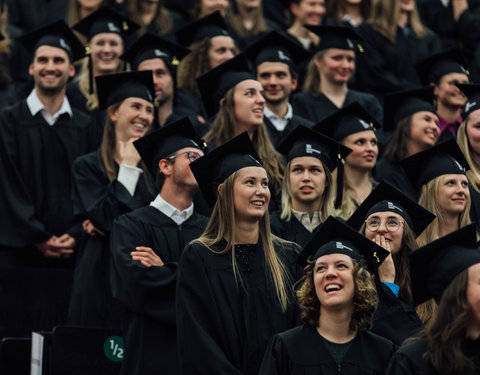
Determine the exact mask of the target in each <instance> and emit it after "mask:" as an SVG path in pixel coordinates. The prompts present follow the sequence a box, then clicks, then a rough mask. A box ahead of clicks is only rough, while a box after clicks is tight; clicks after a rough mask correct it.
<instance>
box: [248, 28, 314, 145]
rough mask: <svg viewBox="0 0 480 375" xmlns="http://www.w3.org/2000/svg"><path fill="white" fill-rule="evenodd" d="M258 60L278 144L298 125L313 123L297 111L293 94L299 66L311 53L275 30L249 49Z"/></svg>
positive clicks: (269, 125)
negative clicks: (291, 96)
mask: <svg viewBox="0 0 480 375" xmlns="http://www.w3.org/2000/svg"><path fill="white" fill-rule="evenodd" d="M245 54H246V55H247V57H248V58H249V59H250V60H252V61H253V62H254V66H255V68H256V73H257V79H258V81H259V82H260V84H261V85H262V87H263V92H264V97H265V101H266V106H265V109H264V120H263V121H264V122H265V125H266V126H267V129H268V132H269V135H270V139H271V140H272V143H273V145H274V146H275V147H277V146H278V144H279V143H280V141H281V140H282V138H283V137H284V136H285V135H286V134H288V133H289V132H290V131H292V130H293V129H294V128H295V127H296V126H297V125H300V124H301V125H305V126H308V127H311V126H313V123H312V122H310V121H309V120H307V119H304V118H303V117H300V116H297V115H294V114H293V110H292V106H291V105H290V103H289V100H290V94H291V93H292V92H293V91H294V90H295V89H296V88H297V78H296V77H297V74H296V71H295V66H296V65H297V64H299V63H301V62H302V61H304V60H306V59H308V58H309V57H310V54H309V53H308V52H307V51H306V50H305V49H304V48H303V47H302V46H301V45H299V44H298V43H296V42H294V41H293V40H290V39H289V38H287V37H285V36H283V35H282V34H280V33H278V32H276V31H272V32H270V33H269V34H267V35H266V36H265V37H263V38H261V39H260V40H258V41H257V42H255V43H253V44H251V45H250V46H249V47H248V48H247V50H246V51H245Z"/></svg>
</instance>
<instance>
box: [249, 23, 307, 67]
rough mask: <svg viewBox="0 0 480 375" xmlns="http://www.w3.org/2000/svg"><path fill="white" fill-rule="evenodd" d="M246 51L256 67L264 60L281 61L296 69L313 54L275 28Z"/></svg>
mask: <svg viewBox="0 0 480 375" xmlns="http://www.w3.org/2000/svg"><path fill="white" fill-rule="evenodd" d="M244 52H245V55H246V56H247V57H248V58H249V59H250V60H252V61H253V62H254V64H255V67H258V65H260V64H261V63H263V62H281V63H284V64H287V65H288V66H289V67H290V68H292V69H295V66H297V65H298V64H300V63H301V62H302V61H304V60H307V59H308V58H310V56H311V54H310V52H308V51H307V50H306V49H305V48H303V47H302V45H300V44H299V43H297V42H295V41H294V40H293V39H291V38H289V37H287V36H285V35H282V34H281V33H279V32H278V31H275V30H274V31H270V32H269V33H268V34H266V35H265V36H263V37H262V38H260V39H258V40H257V41H256V42H254V43H252V44H250V45H249V46H248V47H247V48H246V49H245V51H244Z"/></svg>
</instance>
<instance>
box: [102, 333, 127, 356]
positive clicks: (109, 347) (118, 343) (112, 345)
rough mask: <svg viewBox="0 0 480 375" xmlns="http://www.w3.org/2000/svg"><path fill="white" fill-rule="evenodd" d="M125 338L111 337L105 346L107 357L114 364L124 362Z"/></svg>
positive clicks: (104, 350)
mask: <svg viewBox="0 0 480 375" xmlns="http://www.w3.org/2000/svg"><path fill="white" fill-rule="evenodd" d="M123 346H124V344H123V337H120V336H110V337H109V338H108V339H106V340H105V343H104V344H103V352H104V353H105V356H106V357H107V358H108V359H109V360H110V361H112V362H121V361H122V360H123V350H124V349H123Z"/></svg>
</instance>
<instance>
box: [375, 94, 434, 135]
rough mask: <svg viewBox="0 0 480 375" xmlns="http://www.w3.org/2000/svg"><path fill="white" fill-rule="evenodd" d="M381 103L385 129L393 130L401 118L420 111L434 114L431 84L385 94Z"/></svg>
mask: <svg viewBox="0 0 480 375" xmlns="http://www.w3.org/2000/svg"><path fill="white" fill-rule="evenodd" d="M383 105H384V111H383V127H384V129H385V130H394V129H395V127H396V126H397V124H398V122H399V121H400V120H401V119H404V118H405V117H407V116H411V115H413V114H415V113H417V112H420V111H428V112H432V113H435V114H436V111H435V107H434V106H433V87H432V86H428V87H423V88H421V89H414V90H402V91H396V92H393V93H390V94H388V95H386V96H385V100H384V103H383Z"/></svg>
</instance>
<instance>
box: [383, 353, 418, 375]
mask: <svg viewBox="0 0 480 375" xmlns="http://www.w3.org/2000/svg"><path fill="white" fill-rule="evenodd" d="M385 374H386V375H413V374H418V372H417V371H415V368H413V366H412V364H411V362H410V360H409V358H408V356H407V355H405V354H404V353H402V352H401V351H397V352H396V353H395V354H394V355H393V357H392V359H391V361H390V364H389V365H388V367H387V372H386V373H385Z"/></svg>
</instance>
